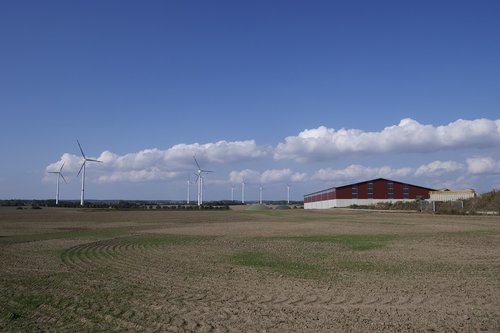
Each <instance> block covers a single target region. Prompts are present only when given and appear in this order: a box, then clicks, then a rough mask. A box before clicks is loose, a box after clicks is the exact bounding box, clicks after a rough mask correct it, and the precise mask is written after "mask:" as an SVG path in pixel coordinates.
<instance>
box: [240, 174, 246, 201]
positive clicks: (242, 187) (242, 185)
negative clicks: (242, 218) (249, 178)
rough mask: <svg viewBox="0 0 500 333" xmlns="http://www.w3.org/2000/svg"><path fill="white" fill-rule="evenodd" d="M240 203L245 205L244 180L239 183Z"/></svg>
mask: <svg viewBox="0 0 500 333" xmlns="http://www.w3.org/2000/svg"><path fill="white" fill-rule="evenodd" d="M241 203H242V204H244V203H245V179H243V180H242V181H241Z"/></svg>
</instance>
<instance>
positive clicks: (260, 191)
mask: <svg viewBox="0 0 500 333" xmlns="http://www.w3.org/2000/svg"><path fill="white" fill-rule="evenodd" d="M262 189H263V187H262V184H261V185H260V186H259V203H260V204H261V205H262Z"/></svg>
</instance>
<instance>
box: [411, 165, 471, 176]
mask: <svg viewBox="0 0 500 333" xmlns="http://www.w3.org/2000/svg"><path fill="white" fill-rule="evenodd" d="M463 168H464V165H463V164H461V163H458V162H455V161H434V162H431V163H429V164H425V165H422V166H420V167H418V168H417V170H416V171H415V176H428V177H435V176H441V175H443V174H446V173H450V172H454V171H459V170H462V169H463Z"/></svg>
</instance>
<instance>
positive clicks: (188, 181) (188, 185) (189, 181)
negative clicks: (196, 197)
mask: <svg viewBox="0 0 500 333" xmlns="http://www.w3.org/2000/svg"><path fill="white" fill-rule="evenodd" d="M190 187H191V179H190V177H189V176H188V180H187V200H186V204H188V205H189V188H190Z"/></svg>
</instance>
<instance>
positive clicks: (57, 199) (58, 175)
mask: <svg viewBox="0 0 500 333" xmlns="http://www.w3.org/2000/svg"><path fill="white" fill-rule="evenodd" d="M63 167H64V162H63V164H62V165H61V167H60V168H59V171H49V173H56V174H57V185H56V205H58V204H59V178H62V179H63V180H64V182H65V183H66V184H67V183H68V182H67V181H66V179H65V178H64V176H63V174H62V169H63Z"/></svg>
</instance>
